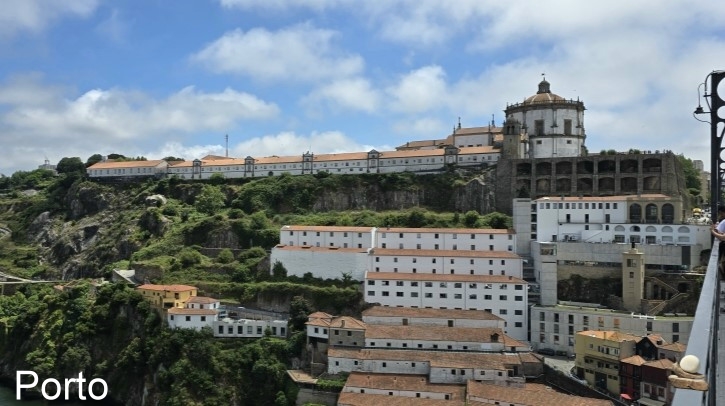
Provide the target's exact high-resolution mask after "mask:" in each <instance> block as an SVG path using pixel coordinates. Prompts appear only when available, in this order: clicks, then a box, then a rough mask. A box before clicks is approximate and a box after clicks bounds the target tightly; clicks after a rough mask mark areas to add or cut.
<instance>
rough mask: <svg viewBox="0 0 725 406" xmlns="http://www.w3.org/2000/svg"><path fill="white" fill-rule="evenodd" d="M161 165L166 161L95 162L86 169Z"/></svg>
mask: <svg viewBox="0 0 725 406" xmlns="http://www.w3.org/2000/svg"><path fill="white" fill-rule="evenodd" d="M162 163H163V164H165V163H166V161H164V160H162V159H157V160H151V161H106V162H96V163H95V164H93V165H91V166H89V167H88V168H87V169H116V168H148V167H156V166H158V165H160V164H162Z"/></svg>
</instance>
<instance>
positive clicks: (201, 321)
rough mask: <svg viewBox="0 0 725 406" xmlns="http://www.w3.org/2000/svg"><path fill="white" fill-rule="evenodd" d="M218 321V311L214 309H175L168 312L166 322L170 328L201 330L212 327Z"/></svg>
mask: <svg viewBox="0 0 725 406" xmlns="http://www.w3.org/2000/svg"><path fill="white" fill-rule="evenodd" d="M216 320H217V311H216V310H212V309H189V308H178V307H173V308H171V309H168V310H167V314H166V321H167V322H168V324H169V327H170V328H190V329H194V330H201V329H202V328H203V327H211V325H212V323H213V322H215V321H216Z"/></svg>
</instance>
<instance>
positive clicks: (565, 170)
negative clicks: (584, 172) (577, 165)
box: [556, 161, 572, 175]
mask: <svg viewBox="0 0 725 406" xmlns="http://www.w3.org/2000/svg"><path fill="white" fill-rule="evenodd" d="M556 174H557V175H571V174H572V170H571V162H569V161H563V162H557V163H556Z"/></svg>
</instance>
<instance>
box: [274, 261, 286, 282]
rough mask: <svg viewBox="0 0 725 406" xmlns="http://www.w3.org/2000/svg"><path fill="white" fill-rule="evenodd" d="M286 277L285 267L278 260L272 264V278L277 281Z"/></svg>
mask: <svg viewBox="0 0 725 406" xmlns="http://www.w3.org/2000/svg"><path fill="white" fill-rule="evenodd" d="M286 277H287V268H285V267H284V264H282V263H281V262H279V261H275V263H274V265H273V266H272V279H274V280H276V281H279V280H282V279H284V278H286Z"/></svg>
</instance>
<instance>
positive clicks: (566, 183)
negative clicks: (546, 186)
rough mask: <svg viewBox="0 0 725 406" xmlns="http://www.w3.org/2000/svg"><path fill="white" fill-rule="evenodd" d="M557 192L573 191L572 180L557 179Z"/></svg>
mask: <svg viewBox="0 0 725 406" xmlns="http://www.w3.org/2000/svg"><path fill="white" fill-rule="evenodd" d="M556 191H557V192H569V191H571V178H563V179H557V180H556Z"/></svg>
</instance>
